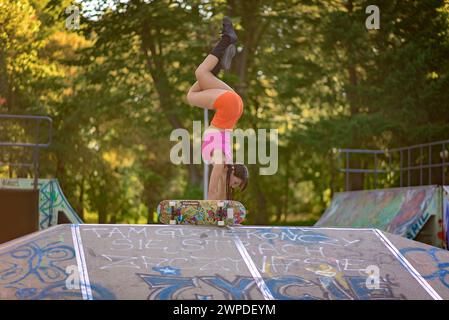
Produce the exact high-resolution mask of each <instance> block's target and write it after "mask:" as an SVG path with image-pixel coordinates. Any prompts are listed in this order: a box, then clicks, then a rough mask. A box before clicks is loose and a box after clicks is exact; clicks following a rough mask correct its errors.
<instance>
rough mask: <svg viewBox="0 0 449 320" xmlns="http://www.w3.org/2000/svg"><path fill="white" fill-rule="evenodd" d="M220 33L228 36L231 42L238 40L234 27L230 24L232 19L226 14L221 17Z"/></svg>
mask: <svg viewBox="0 0 449 320" xmlns="http://www.w3.org/2000/svg"><path fill="white" fill-rule="evenodd" d="M221 35H222V36H225V35H226V36H228V37H229V40H230V42H231V44H235V43H236V42H237V40H238V38H237V34H236V33H235V30H234V27H233V26H232V21H231V19H230V18H229V17H227V16H225V17H224V18H223V29H222V31H221Z"/></svg>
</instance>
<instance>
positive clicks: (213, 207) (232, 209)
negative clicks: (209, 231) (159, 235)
mask: <svg viewBox="0 0 449 320" xmlns="http://www.w3.org/2000/svg"><path fill="white" fill-rule="evenodd" d="M157 215H158V219H159V222H161V223H163V224H197V225H218V226H225V225H237V224H241V223H242V222H243V221H244V220H245V217H246V209H245V207H244V206H243V205H242V204H241V203H240V202H238V201H231V200H163V201H161V202H160V203H159V205H158V206H157Z"/></svg>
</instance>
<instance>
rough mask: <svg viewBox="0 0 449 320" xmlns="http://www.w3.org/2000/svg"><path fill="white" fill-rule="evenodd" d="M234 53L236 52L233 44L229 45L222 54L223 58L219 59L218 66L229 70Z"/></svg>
mask: <svg viewBox="0 0 449 320" xmlns="http://www.w3.org/2000/svg"><path fill="white" fill-rule="evenodd" d="M236 52H237V50H236V48H235V45H234V44H230V45H229V46H228V47H227V48H226V50H225V51H224V52H223V56H222V57H221V59H220V64H221V67H222V68H223V69H225V70H229V69H230V68H231V62H232V58H234V56H235V53H236Z"/></svg>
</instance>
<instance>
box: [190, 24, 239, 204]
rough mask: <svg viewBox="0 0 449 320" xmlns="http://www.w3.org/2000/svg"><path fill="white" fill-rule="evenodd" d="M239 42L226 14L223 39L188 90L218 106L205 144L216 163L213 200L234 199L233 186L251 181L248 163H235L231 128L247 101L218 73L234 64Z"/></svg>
mask: <svg viewBox="0 0 449 320" xmlns="http://www.w3.org/2000/svg"><path fill="white" fill-rule="evenodd" d="M236 42H237V35H236V33H235V31H234V28H233V26H232V22H231V20H230V19H229V18H228V17H224V18H223V30H222V36H221V39H220V41H219V42H218V43H217V44H216V45H215V47H214V48H213V49H212V51H211V53H210V54H209V55H208V56H207V57H206V59H204V61H203V62H202V63H201V64H200V65H199V66H198V68H197V69H196V71H195V76H196V80H197V81H196V82H195V83H194V84H193V86H192V87H191V88H190V90H189V92H188V93H187V101H188V102H189V104H191V105H194V106H198V107H201V108H207V109H210V110H215V115H214V117H213V119H212V121H211V125H210V126H209V128H208V129H207V130H206V132H205V133H204V141H203V145H202V147H201V149H202V154H203V159H204V160H205V161H206V163H212V164H213V168H212V172H211V176H210V182H209V190H208V199H210V200H232V191H233V189H235V188H237V187H239V188H240V189H241V190H245V188H246V186H247V184H248V169H247V168H246V166H245V165H243V164H233V163H232V160H233V157H232V145H231V132H232V129H233V128H234V127H235V125H236V123H237V121H238V120H239V118H240V117H241V115H242V112H243V102H242V99H241V98H240V96H239V95H238V94H237V93H236V92H235V91H234V90H233V89H232V88H231V87H230V86H228V85H227V84H226V83H224V82H223V81H221V80H220V79H218V78H217V77H216V75H217V74H218V72H219V71H220V69H221V68H223V69H225V70H228V69H229V68H230V66H231V61H232V58H233V57H234V55H235V52H236V48H235V43H236Z"/></svg>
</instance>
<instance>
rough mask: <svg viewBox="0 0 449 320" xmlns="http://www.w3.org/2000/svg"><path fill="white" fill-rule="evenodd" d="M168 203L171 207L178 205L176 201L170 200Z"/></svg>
mask: <svg viewBox="0 0 449 320" xmlns="http://www.w3.org/2000/svg"><path fill="white" fill-rule="evenodd" d="M168 205H169V206H170V207H174V206H176V201H170V202H169V203H168Z"/></svg>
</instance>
